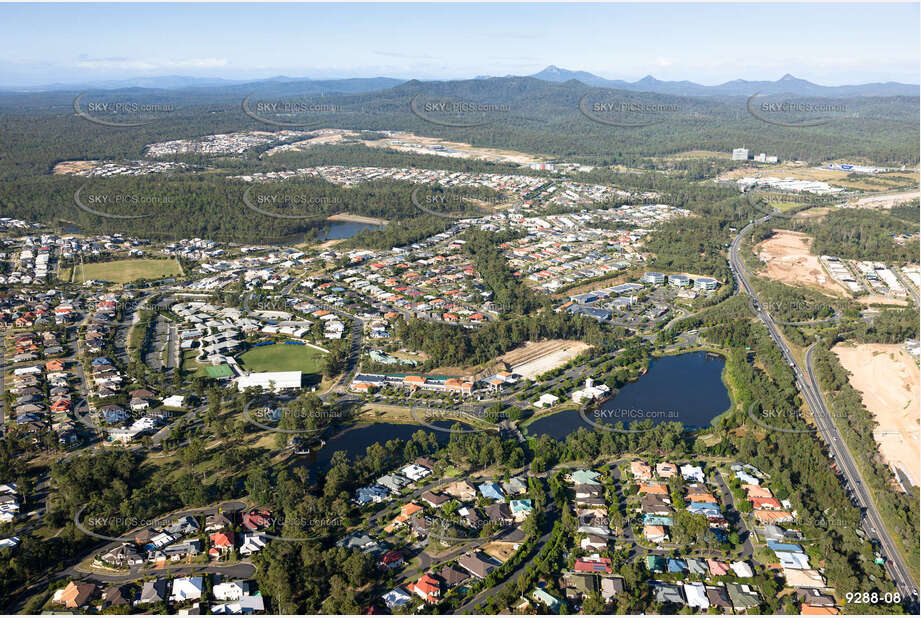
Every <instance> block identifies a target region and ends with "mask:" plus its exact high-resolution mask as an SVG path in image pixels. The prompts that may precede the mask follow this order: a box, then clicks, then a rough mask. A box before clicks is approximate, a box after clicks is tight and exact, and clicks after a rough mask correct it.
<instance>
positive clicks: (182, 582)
mask: <svg viewBox="0 0 921 618" xmlns="http://www.w3.org/2000/svg"><path fill="white" fill-rule="evenodd" d="M202 590H203V582H202V578H201V577H178V578H176V579H174V580H173V591H172V592H171V593H170V595H169V600H170V601H172V602H173V603H181V602H182V601H188V600H190V599H200V598H201V594H202Z"/></svg>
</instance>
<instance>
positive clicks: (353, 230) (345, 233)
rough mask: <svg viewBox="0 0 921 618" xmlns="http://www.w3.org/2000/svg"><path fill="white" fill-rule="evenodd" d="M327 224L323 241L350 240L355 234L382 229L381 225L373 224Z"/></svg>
mask: <svg viewBox="0 0 921 618" xmlns="http://www.w3.org/2000/svg"><path fill="white" fill-rule="evenodd" d="M327 223H328V226H327V230H326V238H325V240H339V239H341V238H351V237H352V236H354V235H355V234H358V233H359V232H364V231H365V230H380V229H383V228H384V226H383V225H377V224H375V223H361V222H358V221H329V222H327Z"/></svg>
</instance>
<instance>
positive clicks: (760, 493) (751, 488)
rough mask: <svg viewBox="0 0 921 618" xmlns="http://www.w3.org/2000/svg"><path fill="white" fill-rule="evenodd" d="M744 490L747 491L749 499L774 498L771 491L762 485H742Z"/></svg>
mask: <svg viewBox="0 0 921 618" xmlns="http://www.w3.org/2000/svg"><path fill="white" fill-rule="evenodd" d="M742 489H744V490H745V494H746V495H747V496H748V497H749V498H773V497H774V494H772V493H771V490H770V489H768V488H767V487H762V486H761V485H742Z"/></svg>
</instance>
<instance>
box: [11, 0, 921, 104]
mask: <svg viewBox="0 0 921 618" xmlns="http://www.w3.org/2000/svg"><path fill="white" fill-rule="evenodd" d="M919 16H921V14H919V5H918V4H917V3H915V4H872V5H870V4H866V5H864V4H771V5H760V4H608V5H598V4H583V5H572V4H570V5H556V4H504V5H499V4H491V5H484V4H438V5H435V4H389V5H388V4H341V5H329V4H306V5H293V4H260V5H250V4H198V5H183V4H160V5H150V4H123V5H121V4H105V5H101V4H85V5H76V4H32V5H18V4H0V85H3V86H32V85H38V84H46V83H51V82H65V83H72V82H80V81H89V80H108V79H124V78H129V77H137V76H145V77H149V76H161V75H187V76H196V77H222V78H228V79H249V78H261V77H271V76H276V75H288V76H294V77H311V78H329V77H357V76H363V77H367V76H378V75H383V76H390V77H397V78H420V79H452V78H470V77H474V76H476V75H482V74H488V75H506V74H515V75H527V74H531V73H535V72H537V71H539V70H541V69H543V68H544V67H545V66H547V65H550V64H554V65H557V66H560V67H564V68H568V69H573V70H586V71H591V72H593V73H596V74H598V75H601V76H602V77H607V78H609V79H628V80H636V79H639V78H641V77H643V76H644V75H647V74H651V75H654V76H655V77H657V78H659V79H668V80H678V79H689V80H692V81H696V82H699V83H704V84H716V83H722V82H724V81H727V80H730V79H736V78H741V79H778V78H780V77H781V76H782V75H783V74H784V73H792V74H793V75H796V76H797V77H802V78H805V79H809V80H811V81H814V82H817V83H821V84H827V85H838V84H847V83H863V82H869V81H889V80H893V81H902V82H908V83H918V82H919V66H921V57H919V51H918V50H919V47H921V40H919V27H918V24H919Z"/></svg>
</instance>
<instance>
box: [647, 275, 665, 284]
mask: <svg viewBox="0 0 921 618" xmlns="http://www.w3.org/2000/svg"><path fill="white" fill-rule="evenodd" d="M643 282H644V283H652V284H654V285H661V284H663V283H665V275H663V274H662V273H643Z"/></svg>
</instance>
